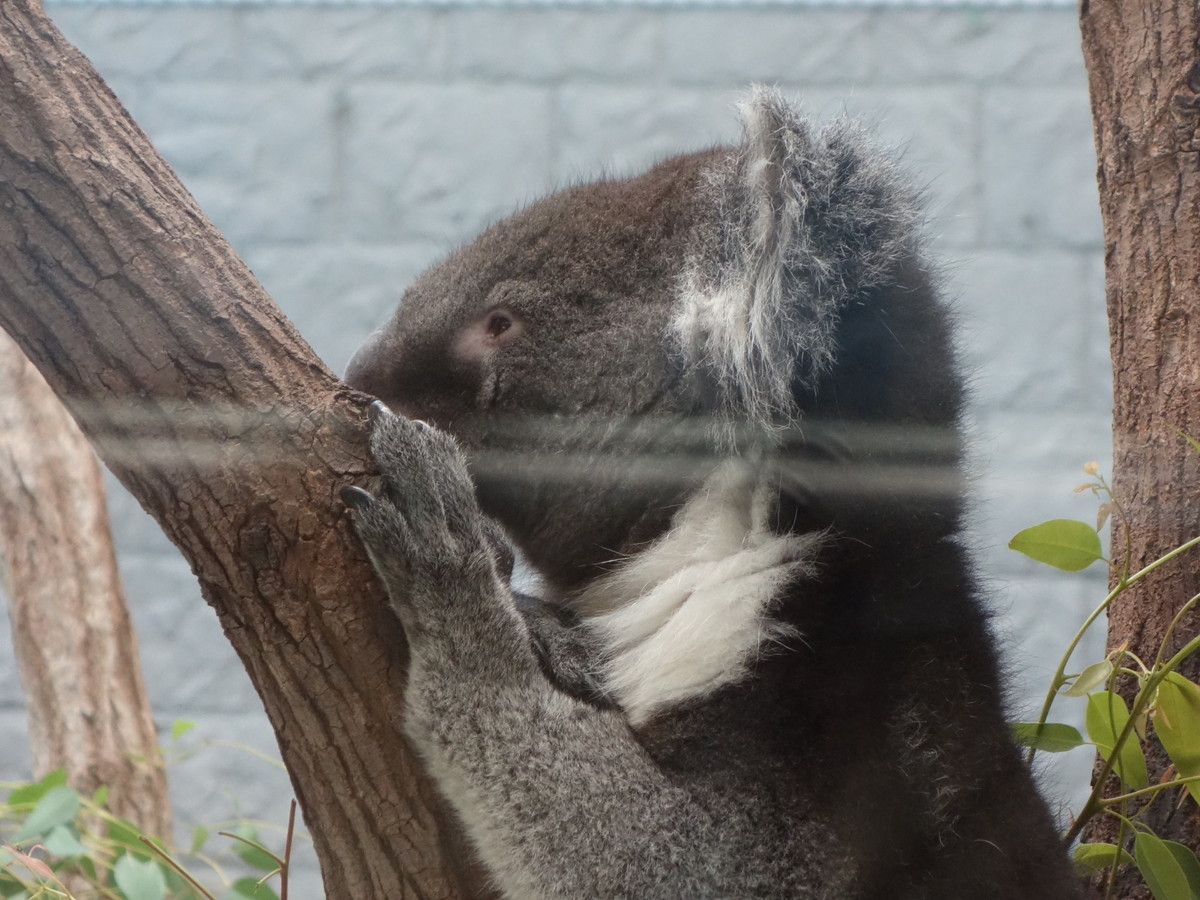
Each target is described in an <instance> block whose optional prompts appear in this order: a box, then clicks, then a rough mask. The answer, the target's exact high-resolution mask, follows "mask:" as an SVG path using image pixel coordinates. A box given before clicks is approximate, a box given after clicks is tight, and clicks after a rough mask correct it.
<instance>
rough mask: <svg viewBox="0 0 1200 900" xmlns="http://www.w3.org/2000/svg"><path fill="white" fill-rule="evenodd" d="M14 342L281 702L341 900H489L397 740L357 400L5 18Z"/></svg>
mask: <svg viewBox="0 0 1200 900" xmlns="http://www.w3.org/2000/svg"><path fill="white" fill-rule="evenodd" d="M0 121H2V122H3V123H4V125H3V128H0V325H2V326H3V327H4V328H5V329H6V330H7V331H8V332H9V333H10V334H11V335H12V336H13V338H14V339H15V340H16V341H17V343H18V344H19V345H20V346H21V348H22V350H24V352H25V354H26V355H27V356H28V357H29V358H30V359H31V360H32V361H33V362H34V364H35V365H36V366H37V367H38V369H39V370H40V371H41V373H42V374H43V375H44V376H45V378H46V380H47V381H48V382H49V383H50V385H51V386H52V387H53V389H54V391H55V392H56V393H57V394H58V395H59V397H60V398H61V399H62V400H63V401H64V403H65V404H66V406H67V407H68V409H70V411H71V413H72V414H73V416H74V417H75V419H76V420H77V422H78V423H79V425H80V426H81V428H82V429H83V431H84V433H85V434H86V435H87V436H88V438H89V440H91V442H92V444H93V445H94V446H95V448H96V450H97V451H98V453H99V455H100V457H101V458H102V459H103V460H104V462H105V464H106V465H107V466H108V467H109V468H110V469H111V470H112V471H113V472H114V473H115V474H116V476H117V477H118V478H119V479H120V480H121V482H122V483H123V484H124V485H125V486H126V487H127V488H128V489H129V490H130V491H131V492H132V493H133V494H134V496H135V497H137V498H138V500H139V501H140V502H141V503H142V505H143V506H144V507H145V508H146V509H147V510H148V511H149V512H150V513H151V515H153V516H154V517H155V519H156V520H157V521H158V522H159V524H160V525H161V526H162V528H163V530H164V531H165V532H166V534H167V535H168V537H170V539H171V540H172V541H173V542H174V543H175V544H176V546H178V547H179V549H180V550H181V551H182V553H183V555H184V557H185V558H186V559H187V561H188V562H189V563H190V565H191V566H192V569H193V571H194V572H195V573H196V576H197V578H198V579H199V582H200V585H201V590H202V592H203V595H204V597H205V599H206V600H207V601H208V603H209V604H211V605H212V607H213V608H214V609H215V610H216V613H217V615H218V617H219V618H220V620H221V624H222V626H223V628H224V630H225V633H226V634H227V635H228V636H229V638H230V640H231V642H232V643H233V646H234V648H235V650H236V651H237V653H238V655H239V656H240V658H241V660H242V662H243V663H244V664H245V666H246V669H247V671H248V672H249V674H250V678H251V680H252V681H253V683H254V685H255V687H256V688H257V690H258V692H259V695H260V696H261V698H262V701H263V705H264V706H265V708H266V711H267V714H268V716H269V717H270V720H271V723H272V725H273V727H274V730H275V733H276V736H277V737H278V740H279V746H280V751H281V753H282V756H283V759H284V762H285V763H286V764H287V768H288V771H289V772H290V774H291V777H292V781H293V785H294V787H295V790H296V794H297V798H298V799H299V801H300V804H301V807H302V809H303V812H304V815H305V818H306V820H307V823H308V826H309V828H310V830H311V831H312V834H313V839H314V842H315V845H316V850H317V855H318V857H319V859H320V861H321V866H322V873H323V877H324V880H325V887H326V891H327V894H328V896H329V897H331V898H346V900H349V898H361V897H389V898H402V897H421V898H426V897H428V898H435V897H436V898H451V897H459V896H466V895H474V894H478V893H479V890H478V887H477V882H476V881H475V878H476V875H475V873H474V872H473V871H472V870H471V868H470V867H469V866H468V865H467V864H466V863H465V860H466V858H467V856H466V854H465V853H464V852H463V848H462V846H461V843H460V839H459V837H458V835H457V833H456V831H455V830H454V828H453V827H452V826H451V825H450V824H449V821H450V820H449V817H448V816H446V815H444V813H443V811H442V810H441V808H440V806H439V802H438V800H437V798H436V796H435V794H434V792H433V791H432V789H431V788H430V786H429V784H428V782H427V781H426V779H425V777H424V776H423V774H422V772H421V769H420V767H419V765H417V763H416V761H415V760H414V759H413V757H412V755H411V752H410V751H409V749H408V748H407V746H406V744H405V743H404V740H403V739H402V737H401V732H400V725H399V723H400V721H401V717H402V716H403V694H402V688H403V684H404V677H405V651H404V647H405V645H404V637H403V634H402V633H401V631H400V628H399V626H398V624H397V622H396V621H395V618H394V616H393V615H392V614H391V613H390V611H388V609H387V606H386V605H385V602H384V596H383V593H382V590H381V588H380V587H379V586H378V584H377V582H376V581H375V578H374V575H373V573H372V572H371V570H370V567H369V565H368V564H367V561H366V559H365V556H364V554H363V552H362V551H361V549H360V547H359V545H358V544H357V541H356V540H354V539H352V538H351V532H350V530H349V528H348V524H349V517H348V515H347V514H346V512H345V511H344V509H343V507H342V504H341V503H340V502H339V500H338V499H337V498H338V490H339V488H340V487H341V486H343V485H344V484H346V483H348V482H350V481H361V480H362V479H363V477H364V476H365V475H367V474H368V473H369V471H370V463H369V461H368V454H367V452H366V447H365V442H364V437H365V433H366V428H365V415H364V409H365V407H364V403H365V401H366V398H364V397H362V396H356V395H354V394H352V393H351V392H349V391H347V390H346V389H344V388H343V387H342V385H341V384H340V383H339V381H338V380H337V379H336V378H335V377H334V376H333V375H332V374H331V373H330V372H329V371H328V369H327V368H326V367H325V366H324V365H323V364H322V363H321V361H320V360H319V359H318V358H317V357H316V355H315V354H314V353H313V351H312V350H311V348H310V347H309V346H308V345H307V344H306V343H305V342H304V341H303V339H301V337H300V336H299V335H298V334H297V333H296V331H295V329H294V328H293V327H292V326H291V324H290V323H289V322H288V321H287V319H286V318H285V317H284V316H283V315H282V313H280V311H279V310H278V308H277V307H276V306H275V305H274V304H273V303H272V302H271V300H270V298H269V297H267V295H266V294H265V293H264V292H263V290H262V288H261V286H260V285H259V284H258V283H257V281H255V279H254V277H253V275H252V274H251V273H250V271H249V270H248V269H247V268H246V266H245V265H244V264H243V263H242V262H241V261H240V260H239V259H238V258H237V257H236V256H235V255H234V253H233V251H232V250H231V249H230V248H229V245H228V244H227V243H226V242H225V240H224V239H223V238H222V237H221V235H220V234H219V233H217V231H216V230H215V229H214V228H213V226H212V225H211V224H210V223H209V222H208V220H207V219H206V218H205V217H204V215H203V213H202V212H201V211H200V209H199V208H198V207H197V205H196V203H195V201H194V200H193V199H192V198H191V197H190V196H189V195H188V193H187V191H186V190H185V189H184V188H183V187H182V185H180V184H179V181H178V180H177V179H176V177H175V175H174V174H173V173H172V172H171V170H170V168H169V167H168V166H167V165H166V164H165V163H164V162H163V161H162V159H161V157H159V155H158V154H157V153H156V152H155V150H154V148H153V147H152V146H151V145H150V143H149V141H148V140H147V139H146V137H145V135H144V134H143V133H142V132H141V130H140V129H139V128H138V127H137V125H136V124H135V123H134V122H133V121H132V120H131V119H130V117H129V115H128V114H127V113H126V112H125V110H124V109H123V108H122V106H121V104H120V103H119V102H118V101H117V100H116V98H115V97H114V96H113V95H112V93H111V92H110V91H109V90H108V88H107V87H106V86H105V84H104V83H103V81H102V80H101V79H100V77H99V76H98V75H97V74H96V72H95V71H94V70H93V68H92V67H91V65H90V64H89V63H88V62H87V61H86V60H85V59H84V58H83V57H82V56H81V55H80V54H79V53H78V51H76V50H75V49H74V48H73V47H71V46H70V45H69V44H68V43H67V42H66V41H65V40H64V39H63V38H62V36H61V35H60V34H59V33H58V31H57V30H56V29H55V28H54V26H53V24H52V23H51V22H50V21H49V19H48V18H46V16H45V15H44V13H43V12H42V10H41V9H40V5H39V4H38V3H37V2H36V0H5V2H4V3H3V4H0Z"/></svg>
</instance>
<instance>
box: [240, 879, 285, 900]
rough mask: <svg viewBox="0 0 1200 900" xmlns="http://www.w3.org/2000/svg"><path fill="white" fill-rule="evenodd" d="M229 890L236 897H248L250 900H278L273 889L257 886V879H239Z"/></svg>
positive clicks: (267, 886)
mask: <svg viewBox="0 0 1200 900" xmlns="http://www.w3.org/2000/svg"><path fill="white" fill-rule="evenodd" d="M230 889H231V890H232V891H233V893H234V894H235V895H236V896H238V897H250V898H251V900H279V895H278V894H276V893H275V891H274V889H273V888H272V887H271V886H270V885H269V884H259V883H258V879H257V878H239V879H238V880H237V881H235V882H234V883H233V884H231V885H230Z"/></svg>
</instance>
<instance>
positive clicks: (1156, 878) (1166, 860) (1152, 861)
mask: <svg viewBox="0 0 1200 900" xmlns="http://www.w3.org/2000/svg"><path fill="white" fill-rule="evenodd" d="M1133 855H1134V858H1135V859H1136V860H1137V867H1138V871H1139V872H1141V873H1142V878H1144V879H1145V881H1146V887H1148V888H1150V893H1151V894H1153V895H1154V900H1193V895H1192V889H1191V886H1190V885H1189V884H1188V879H1187V875H1186V874H1185V873H1184V871H1183V867H1182V866H1180V865H1179V862H1178V861H1177V860H1176V859H1175V854H1174V853H1173V852H1172V851H1171V848H1170V847H1168V846H1167V842H1166V841H1164V840H1163V839H1162V838H1160V837H1158V836H1157V835H1153V834H1150V833H1149V832H1145V831H1139V832H1138V833H1137V834H1136V835H1134V838H1133Z"/></svg>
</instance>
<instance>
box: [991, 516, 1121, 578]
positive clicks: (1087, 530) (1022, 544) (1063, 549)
mask: <svg viewBox="0 0 1200 900" xmlns="http://www.w3.org/2000/svg"><path fill="white" fill-rule="evenodd" d="M1008 546H1009V548H1010V549H1012V550H1016V551H1018V552H1020V553H1024V554H1025V555H1026V556H1028V557H1029V558H1030V559H1033V560H1036V561H1037V562H1040V563H1046V565H1049V566H1054V568H1056V569H1062V570H1063V571H1064V572H1078V571H1080V570H1082V569H1086V568H1087V567H1088V566H1090V565H1091V564H1092V563H1094V562H1095V561H1096V560H1098V559H1103V558H1104V554H1103V550H1102V548H1101V547H1100V535H1098V534H1097V533H1096V529H1095V528H1093V527H1092V526H1091V525H1088V524H1087V523H1086V522H1080V521H1078V520H1076V519H1051V520H1050V521H1048V522H1043V523H1042V524H1041V525H1034V526H1033V527H1031V528H1026V529H1024V530H1023V531H1018V532H1017V533H1016V535H1014V536H1013V539H1012V540H1011V541H1009V542H1008Z"/></svg>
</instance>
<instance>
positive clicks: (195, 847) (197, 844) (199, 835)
mask: <svg viewBox="0 0 1200 900" xmlns="http://www.w3.org/2000/svg"><path fill="white" fill-rule="evenodd" d="M207 840H208V829H207V828H205V827H204V826H203V825H197V826H196V827H195V828H193V829H192V851H191V852H192V853H199V852H200V848H201V847H203V846H204V844H205V842H206V841H207Z"/></svg>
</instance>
